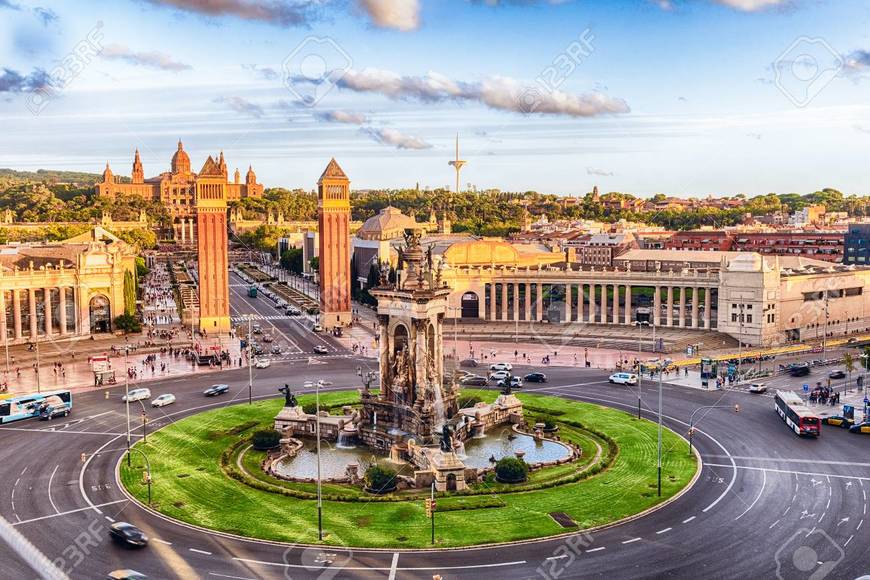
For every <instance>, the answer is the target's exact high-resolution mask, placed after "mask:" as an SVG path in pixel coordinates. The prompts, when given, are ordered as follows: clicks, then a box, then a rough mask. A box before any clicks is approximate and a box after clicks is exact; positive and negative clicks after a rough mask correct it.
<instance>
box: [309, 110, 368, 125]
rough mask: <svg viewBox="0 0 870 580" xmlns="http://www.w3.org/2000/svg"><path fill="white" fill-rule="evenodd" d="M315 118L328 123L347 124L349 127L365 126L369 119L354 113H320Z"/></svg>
mask: <svg viewBox="0 0 870 580" xmlns="http://www.w3.org/2000/svg"><path fill="white" fill-rule="evenodd" d="M314 117H315V118H316V119H319V120H321V121H326V122H328V123H347V124H349V125H365V124H366V123H368V117H366V116H365V115H364V114H363V113H356V112H354V111H318V112H316V113H314Z"/></svg>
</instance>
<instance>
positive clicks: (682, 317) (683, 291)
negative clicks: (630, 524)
mask: <svg viewBox="0 0 870 580" xmlns="http://www.w3.org/2000/svg"><path fill="white" fill-rule="evenodd" d="M678 320H679V325H680V328H683V327H684V326H686V287H685V286H680V313H679V319H678Z"/></svg>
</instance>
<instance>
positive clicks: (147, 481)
mask: <svg viewBox="0 0 870 580" xmlns="http://www.w3.org/2000/svg"><path fill="white" fill-rule="evenodd" d="M131 451H136V452H138V453H140V454H141V455H142V457H143V458H144V459H145V484H146V485H147V486H148V505H149V506H150V505H151V462H149V461H148V456H147V455H145V452H144V451H142V450H141V449H139V448H137V447H133V448H132V449H128V450H127V465H128V466H129V465H130V452H131Z"/></svg>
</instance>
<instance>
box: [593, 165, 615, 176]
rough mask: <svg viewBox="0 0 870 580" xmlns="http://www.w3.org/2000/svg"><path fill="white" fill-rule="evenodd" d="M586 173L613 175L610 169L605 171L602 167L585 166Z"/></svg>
mask: <svg viewBox="0 0 870 580" xmlns="http://www.w3.org/2000/svg"><path fill="white" fill-rule="evenodd" d="M586 175H600V176H602V177H613V172H612V171H606V170H604V169H598V168H597V167H587V168H586Z"/></svg>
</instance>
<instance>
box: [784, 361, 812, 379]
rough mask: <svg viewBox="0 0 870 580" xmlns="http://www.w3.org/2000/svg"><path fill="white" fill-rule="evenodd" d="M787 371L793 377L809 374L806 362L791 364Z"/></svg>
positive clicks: (808, 366)
mask: <svg viewBox="0 0 870 580" xmlns="http://www.w3.org/2000/svg"><path fill="white" fill-rule="evenodd" d="M788 373H789V374H790V375H791V376H793V377H805V376H807V375H808V374H810V365H809V364H807V363H801V364H796V365H792V366H791V368H789V369H788Z"/></svg>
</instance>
